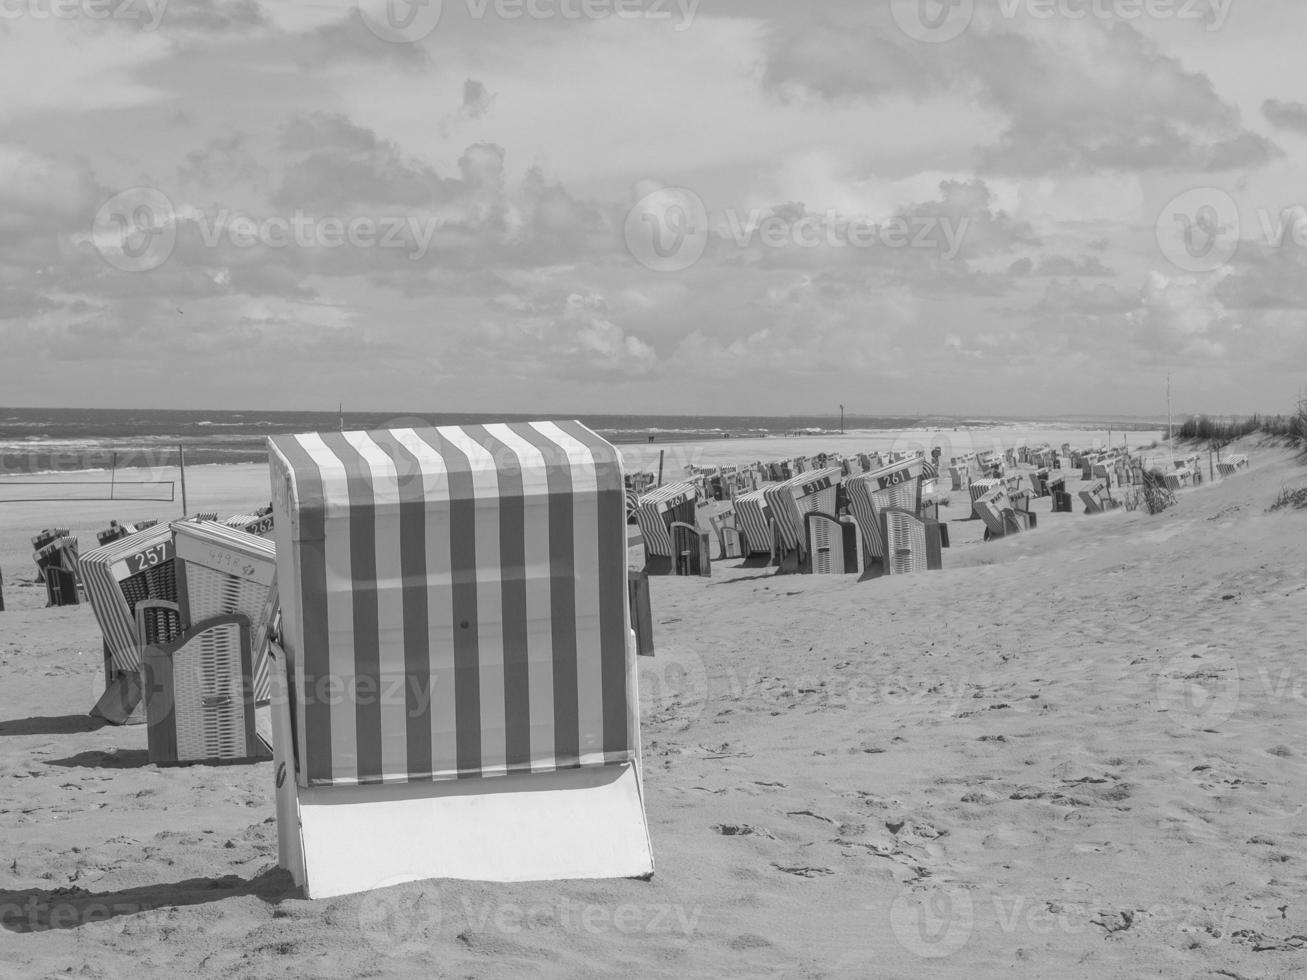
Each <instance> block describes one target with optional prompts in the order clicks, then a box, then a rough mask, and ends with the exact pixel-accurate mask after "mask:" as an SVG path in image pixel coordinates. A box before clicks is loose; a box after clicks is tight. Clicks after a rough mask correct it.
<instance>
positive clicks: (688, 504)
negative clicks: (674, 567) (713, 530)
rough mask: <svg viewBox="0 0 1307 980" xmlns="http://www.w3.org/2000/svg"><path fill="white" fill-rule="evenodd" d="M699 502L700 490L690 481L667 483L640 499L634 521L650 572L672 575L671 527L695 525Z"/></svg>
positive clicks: (674, 553)
mask: <svg viewBox="0 0 1307 980" xmlns="http://www.w3.org/2000/svg"><path fill="white" fill-rule="evenodd" d="M698 500H699V487H698V486H697V485H696V484H694V483H691V482H689V481H683V482H681V483H665V484H663V485H662V486H661V487H656V488H654V489H653V490H650V491H649V492H648V493H646V494H645V495H644V496H642V497H641V498H640V501H639V504H638V505H637V507H636V511H635V521H636V524H637V525H639V528H640V537H641V538H642V539H643V541H644V554H645V564H646V566H648V567H649V569H650V571H660V572H669V571H671V562H672V560H673V558H674V557H675V556H676V551H675V549H674V547H673V542H672V525H673V524H676V523H681V524H690V525H693V524H694V523H695V513H696V510H697V505H698ZM659 559H661V561H659Z"/></svg>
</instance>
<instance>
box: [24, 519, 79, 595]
mask: <svg viewBox="0 0 1307 980" xmlns="http://www.w3.org/2000/svg"><path fill="white" fill-rule="evenodd" d="M32 548H33V551H32V560H33V561H34V562H36V570H37V573H38V575H39V576H40V578H41V582H42V583H43V584H44V585H45V604H46V607H47V608H49V607H51V606H76V605H78V603H79V599H78V596H77V573H78V556H77V539H76V538H74V537H71V536H70V535H69V533H68V529H67V528H46V529H45V530H44V531H42V532H41V533H40V534H38V535H36V536H35V537H33V538H32Z"/></svg>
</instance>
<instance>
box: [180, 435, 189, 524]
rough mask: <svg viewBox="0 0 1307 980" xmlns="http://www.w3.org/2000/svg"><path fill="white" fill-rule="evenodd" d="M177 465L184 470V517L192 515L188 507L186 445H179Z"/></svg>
mask: <svg viewBox="0 0 1307 980" xmlns="http://www.w3.org/2000/svg"><path fill="white" fill-rule="evenodd" d="M177 465H178V466H179V467H180V468H181V471H182V517H188V516H190V511H189V510H187V509H186V447H185V446H182V445H180V444H179V445H178V446H177Z"/></svg>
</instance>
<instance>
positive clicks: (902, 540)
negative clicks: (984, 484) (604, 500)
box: [637, 456, 947, 575]
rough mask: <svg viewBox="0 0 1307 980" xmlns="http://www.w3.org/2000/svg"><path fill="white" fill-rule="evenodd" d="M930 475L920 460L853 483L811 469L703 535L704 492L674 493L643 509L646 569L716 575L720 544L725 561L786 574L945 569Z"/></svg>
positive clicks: (763, 489) (752, 495)
mask: <svg viewBox="0 0 1307 980" xmlns="http://www.w3.org/2000/svg"><path fill="white" fill-rule="evenodd" d="M928 473H929V474H931V475H932V476H933V473H934V467H933V466H932V465H931V464H930V463H928V462H927V461H926V460H924V459H923V458H922V457H920V456H917V457H910V458H904V459H902V460H899V461H897V462H890V463H889V464H888V465H883V466H881V467H880V468H879V469H876V470H872V471H870V472H858V473H856V474H853V475H847V474H846V473H845V471H844V467H843V466H842V465H841V466H828V467H826V468H824V469H817V470H808V471H805V472H802V473H799V474H798V475H796V476H792V477H791V478H789V479H788V480H781V481H777V482H773V483H766V484H764V485H762V486H760V487H759V488H758V489H756V490H752V491H749V492H746V493H742V494H740V495H739V496H737V497H735V499H734V501H733V502H732V504H731V506H730V508H729V509H727V510H725V511H722V512H720V513H718V514H715V515H713V516H711V517H709V518H708V521H707V523H708V525H709V530H702V531H701V530H699V527H698V522H697V507H696V501H697V499H698V497H697V488H696V487H695V485H694V484H692V483H678V484H670V485H668V486H667V487H662V488H659V489H658V490H655V491H653V492H651V493H650V494H647V495H646V496H644V497H642V498H641V500H640V503H639V506H638V509H637V522H638V523H639V526H640V531H641V537H642V539H643V541H644V546H645V557H646V568H647V569H648V570H650V571H652V572H654V573H655V574H657V573H659V572H663V573H666V572H668V571H670V572H674V573H679V574H701V575H706V574H709V572H708V567H709V561H708V559H707V557H706V555H707V552H708V550H709V545H710V542H711V540H712V539H714V538H715V539H716V543H717V549H718V553H719V554H720V555H721V556H722V557H723V558H742V559H745V560H749V559H754V558H757V557H760V556H761V557H765V558H766V559H767V561H768V563H769V564H771V565H774V566H776V567H777V568H778V569H780V570H781V571H806V572H812V573H815V574H847V573H856V574H861V573H862V572H863V571H864V569H865V566H866V563H867V561H868V560H877V561H880V562H881V563H882V567H883V568H884V571H885V572H886V573H887V574H901V573H903V572H906V571H915V570H925V569H928V568H938V567H941V559H940V557H939V551H940V548H941V547H943V546H946V545H947V527H946V526H944V525H941V524H940V523H939V522H938V520H937V519H936V516H935V512H934V511H933V510H932V514H931V516H927V515H926V514H924V513H923V508H922V486H923V482H924V478H925V476H926V475H927V474H928ZM678 533H679V534H681V535H682V536H681V537H679V538H678V537H677V534H678ZM695 556H702V557H698V558H696V557H695Z"/></svg>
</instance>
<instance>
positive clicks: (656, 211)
mask: <svg viewBox="0 0 1307 980" xmlns="http://www.w3.org/2000/svg"><path fill="white" fill-rule="evenodd" d="M623 235H624V237H625V238H626V248H627V250H628V251H629V252H630V253H631V255H632V256H633V257H634V258H635V260H636V261H637V262H639V263H640V264H641V265H642V266H644V267H645V268H646V269H652V270H653V271H654V272H681V271H683V270H685V269H688V268H690V266H692V265H694V264H695V263H696V262H698V261H699V259H700V258H702V257H703V253H704V250H705V249H706V248H707V247H708V209H707V208H706V207H704V203H703V199H702V198H700V197H699V195H698V194H696V193H695V192H694V191H692V190H689V189H688V188H685V187H664V188H662V189H661V190H656V191H654V192H653V193H651V194H646V195H645V196H644V197H642V198H640V200H638V201H636V202H635V204H634V206H632V208H631V210H630V211H628V212H627V215H626V226H625V228H624V229H623Z"/></svg>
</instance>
